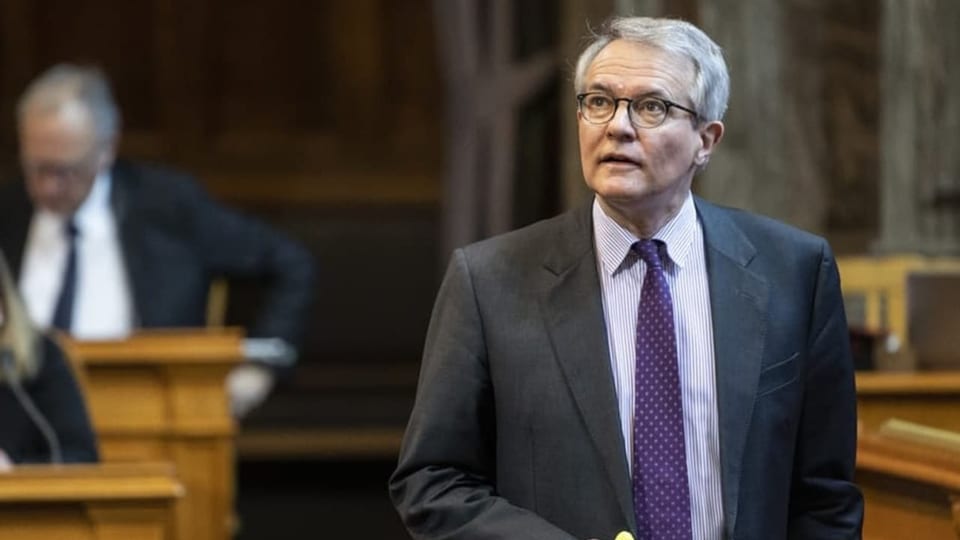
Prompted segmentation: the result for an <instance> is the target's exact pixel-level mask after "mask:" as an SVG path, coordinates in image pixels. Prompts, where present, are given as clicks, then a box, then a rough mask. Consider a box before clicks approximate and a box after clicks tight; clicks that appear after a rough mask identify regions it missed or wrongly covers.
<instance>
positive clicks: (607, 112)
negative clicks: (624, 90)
mask: <svg viewBox="0 0 960 540" xmlns="http://www.w3.org/2000/svg"><path fill="white" fill-rule="evenodd" d="M621 101H625V102H627V115H628V116H629V117H630V123H632V124H633V125H635V126H637V127H640V128H655V127H658V126H660V125H661V124H663V122H664V121H666V119H667V116H668V114H669V113H670V108H671V107H674V108H677V109H680V110H681V111H684V112H687V113H690V114H692V115H693V117H694V118H697V119H699V118H700V115H699V114H697V111H694V110H693V109H688V108H687V107H684V106H683V105H680V104H678V103H674V102H672V101H670V100H668V99H663V98H659V97H654V96H644V97H640V98H636V99H631V98H614V97H610V96H608V95H607V94H604V93H603V92H587V93H585V94H577V108H578V109H579V110H580V114H582V115H583V119H584V120H586V121H587V122H589V123H591V124H606V123H607V122H609V121H610V120H611V119H613V117H614V115H615V114H617V109H619V108H620V102H621Z"/></svg>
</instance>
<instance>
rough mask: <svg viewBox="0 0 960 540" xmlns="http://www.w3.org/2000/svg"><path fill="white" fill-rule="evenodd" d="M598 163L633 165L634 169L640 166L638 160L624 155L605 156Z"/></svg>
mask: <svg viewBox="0 0 960 540" xmlns="http://www.w3.org/2000/svg"><path fill="white" fill-rule="evenodd" d="M600 163H609V164H611V165H633V166H634V167H640V166H642V164H641V163H640V161H639V160H637V159H634V158H631V157H630V156H628V155H626V154H606V155H605V156H603V157H602V158H600Z"/></svg>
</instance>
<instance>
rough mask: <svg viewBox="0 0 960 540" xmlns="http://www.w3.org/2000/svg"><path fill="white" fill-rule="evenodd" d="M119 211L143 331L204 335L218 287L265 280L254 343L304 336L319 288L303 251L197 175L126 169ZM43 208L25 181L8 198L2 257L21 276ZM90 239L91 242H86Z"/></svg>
mask: <svg viewBox="0 0 960 540" xmlns="http://www.w3.org/2000/svg"><path fill="white" fill-rule="evenodd" d="M112 177H113V186H112V191H111V193H110V204H111V206H112V208H113V211H114V215H115V217H116V221H117V230H118V231H119V234H120V244H121V250H122V252H123V259H124V263H125V265H126V269H127V276H128V278H129V283H130V287H131V294H132V296H133V306H134V313H135V321H134V325H135V326H139V327H178V326H179V327H183V326H202V325H203V324H204V322H205V321H204V319H205V316H206V304H207V293H208V289H209V286H210V282H211V280H212V279H214V278H217V277H221V276H225V277H233V278H252V279H258V280H262V282H263V284H264V286H265V292H264V295H263V297H262V298H263V301H262V305H261V309H260V312H259V317H258V319H257V321H256V323H255V324H254V325H253V327H252V328H251V329H250V334H251V335H253V336H264V337H281V338H284V339H286V340H287V341H288V342H290V343H296V342H297V341H298V339H299V337H300V334H301V329H302V325H303V322H304V320H305V317H306V310H307V308H308V306H309V301H310V296H311V295H310V293H311V291H312V284H313V261H312V259H311V257H310V255H309V253H307V252H306V251H305V250H304V249H303V248H301V247H300V246H299V245H298V244H296V243H294V242H292V241H290V240H289V239H287V238H285V237H284V236H282V235H280V234H279V233H278V232H276V231H274V230H272V229H270V228H268V227H267V226H265V225H263V224H262V223H260V222H258V221H256V220H254V219H251V218H249V217H247V216H244V215H242V214H240V213H238V212H235V211H233V210H230V209H228V208H225V207H223V206H221V205H219V204H217V203H216V202H214V201H213V200H211V199H210V197H209V196H208V195H207V194H206V193H205V192H204V191H203V190H202V189H201V188H200V186H199V185H197V183H196V182H194V181H193V179H192V178H190V177H189V176H187V175H184V174H182V173H179V172H175V171H172V170H169V169H164V168H159V167H152V166H144V165H138V164H133V163H130V162H125V161H118V162H117V163H116V164H115V166H114V168H113V171H112ZM32 215H33V207H32V205H31V204H30V201H29V199H28V197H27V193H26V189H25V187H24V185H23V182H22V181H15V182H12V183H10V185H8V186H5V190H4V191H3V192H2V193H0V250H2V251H3V253H5V254H6V256H7V259H8V260H9V262H10V267H11V269H12V271H13V272H14V273H15V274H16V275H17V276H19V272H20V267H21V262H22V259H23V251H24V246H25V243H26V237H27V230H28V228H29V225H30V219H31V217H32ZM81 234H82V233H81Z"/></svg>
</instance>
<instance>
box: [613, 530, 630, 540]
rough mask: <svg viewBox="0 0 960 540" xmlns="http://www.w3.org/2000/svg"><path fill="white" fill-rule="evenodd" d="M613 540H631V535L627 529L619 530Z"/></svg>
mask: <svg viewBox="0 0 960 540" xmlns="http://www.w3.org/2000/svg"><path fill="white" fill-rule="evenodd" d="M613 540H633V535H632V534H630V533H629V532H627V531H620V532H619V533H617V537H616V538H614V539H613Z"/></svg>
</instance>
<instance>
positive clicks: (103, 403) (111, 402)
mask: <svg viewBox="0 0 960 540" xmlns="http://www.w3.org/2000/svg"><path fill="white" fill-rule="evenodd" d="M242 337H243V336H242V333H241V332H240V331H238V330H235V329H220V330H213V331H207V330H197V331H151V332H146V333H142V334H138V335H136V336H133V337H132V338H130V339H128V340H124V341H114V342H89V341H88V342H79V341H70V340H64V342H63V343H64V347H65V349H66V350H67V351H68V353H69V354H70V356H71V359H72V360H73V361H74V362H75V363H76V365H77V366H78V368H79V369H80V371H81V372H82V379H83V380H84V385H85V389H86V395H87V402H88V404H89V407H90V413H91V416H92V419H93V423H94V427H95V429H96V431H97V434H98V436H99V437H100V448H101V456H102V459H103V460H104V461H105V462H142V461H154V462H156V461H169V462H171V463H173V464H174V465H175V466H176V473H177V477H178V478H179V479H180V481H181V482H182V483H183V485H184V487H185V488H186V493H185V495H184V497H182V498H181V499H179V500H178V502H177V503H176V505H175V508H174V515H175V523H176V527H175V532H176V536H175V538H176V539H178V540H194V539H196V540H225V539H227V538H230V537H231V535H232V533H233V518H232V516H233V497H234V481H233V476H234V447H233V437H234V433H235V427H234V423H233V419H232V417H231V416H230V411H229V403H228V397H227V394H226V385H225V379H226V376H227V373H228V372H229V371H230V369H231V368H232V367H234V366H235V365H236V364H237V363H238V362H239V361H240V360H241V358H242Z"/></svg>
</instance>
